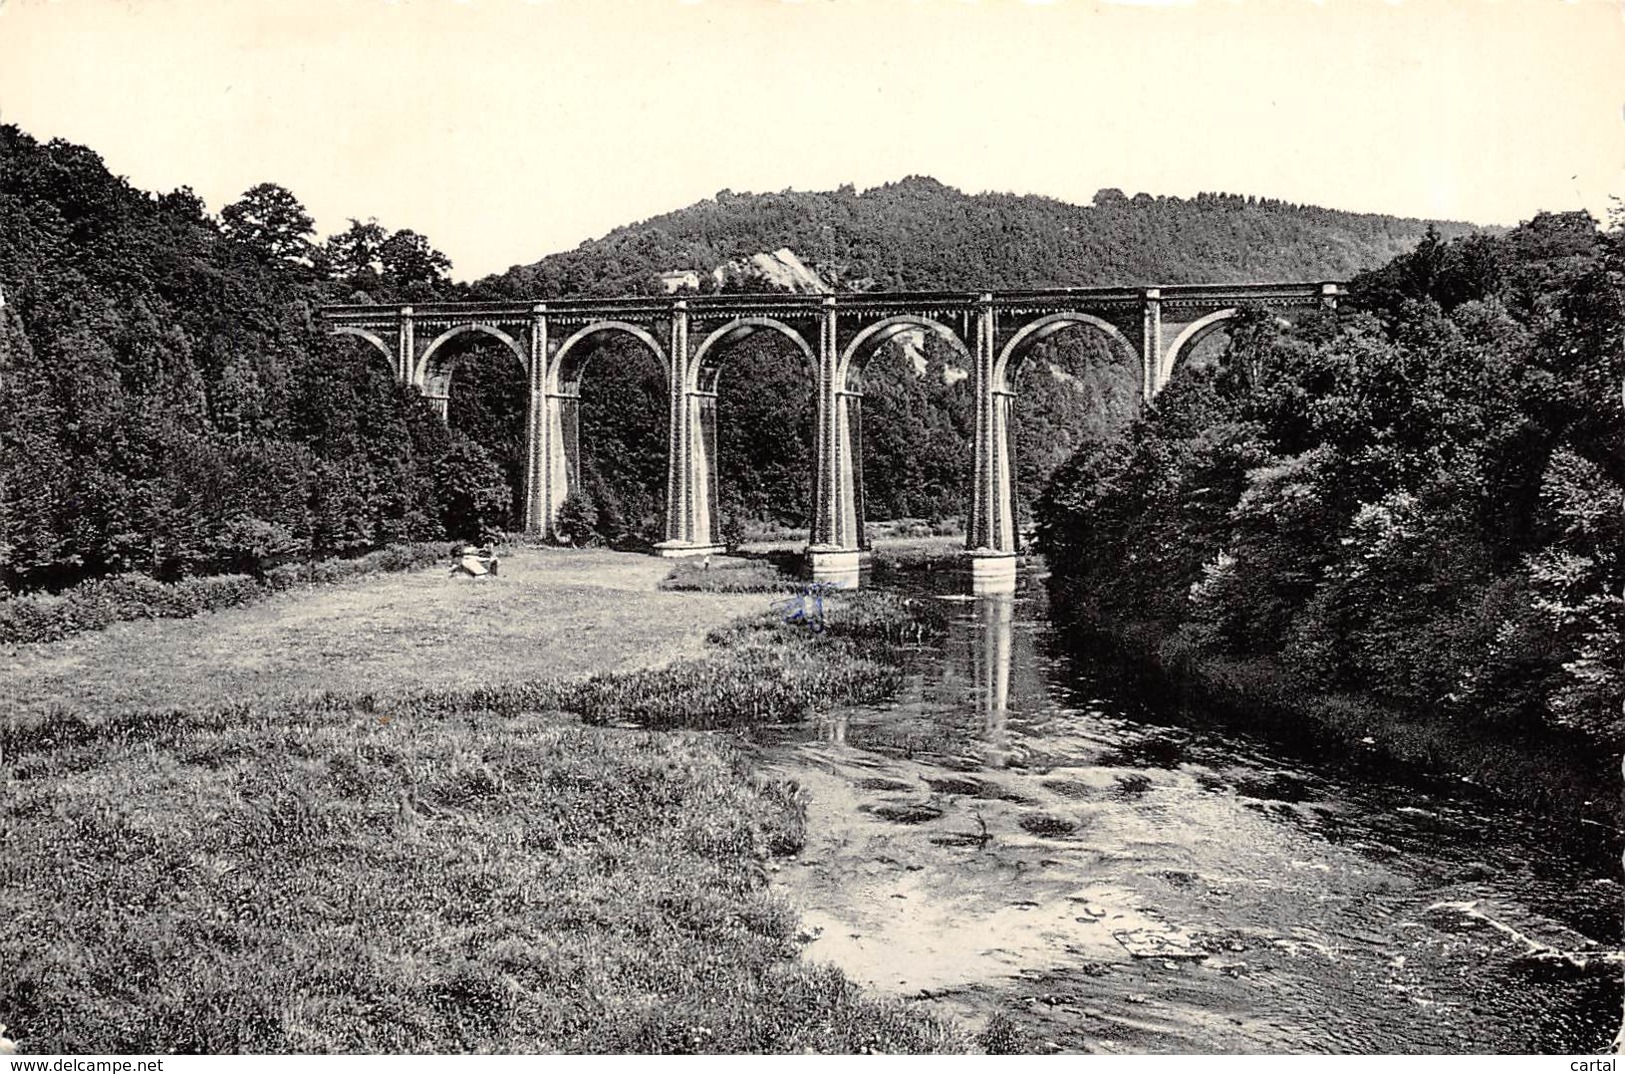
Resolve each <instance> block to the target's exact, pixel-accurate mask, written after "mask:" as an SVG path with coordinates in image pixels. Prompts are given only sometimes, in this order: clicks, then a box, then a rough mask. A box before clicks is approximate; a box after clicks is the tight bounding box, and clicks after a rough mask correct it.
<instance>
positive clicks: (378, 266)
mask: <svg viewBox="0 0 1625 1074" xmlns="http://www.w3.org/2000/svg"><path fill="white" fill-rule="evenodd" d="M388 238H389V232H387V231H385V230H384V229H383V227H381V226H380V225H379V223H378V221H377V220H375V219H372V218H370V217H369V218H368V219H367V221H366V222H365V223H363V222H361V221H360V220H357V219H355V218H354V217H351V218H350V226H349V227H347V228H345V229H344V230H343V231H341V232H339V233H338V234H336V235H330V236H328V238H327V242H325V243H324V244H323V245H322V250H323V258H324V261H325V262H326V267H327V271H328V273H329V274H330V275H331V276H332V277H333V278H334V279H338V280H352V281H356V282H362V281H365V282H369V283H370V282H374V281H376V279H377V277H378V274H379V273H380V272H381V271H382V270H383V263H382V261H381V260H380V258H379V251H380V249H381V248H382V247H383V245H384V241H385V240H386V239H388Z"/></svg>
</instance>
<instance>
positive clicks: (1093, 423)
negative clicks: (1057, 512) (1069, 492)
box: [993, 313, 1143, 543]
mask: <svg viewBox="0 0 1625 1074" xmlns="http://www.w3.org/2000/svg"><path fill="white" fill-rule="evenodd" d="M1142 376H1143V373H1142V370H1141V365H1140V355H1139V351H1138V350H1137V349H1136V348H1135V347H1134V345H1133V344H1132V343H1131V342H1129V340H1128V338H1127V336H1125V335H1124V334H1123V332H1122V331H1121V330H1120V329H1118V328H1117V327H1116V326H1115V325H1112V324H1110V323H1109V322H1106V321H1103V320H1101V319H1100V318H1098V317H1093V316H1090V315H1088V314H1064V313H1063V314H1057V315H1054V316H1052V317H1046V318H1043V319H1041V320H1039V321H1035V322H1034V323H1033V324H1031V325H1028V326H1026V328H1024V329H1022V331H1020V332H1018V333H1016V335H1015V336H1013V337H1012V338H1011V340H1010V342H1009V343H1007V344H1006V345H1005V347H1004V348H1003V350H1002V351H1001V352H1000V354H999V356H998V358H997V360H996V362H995V366H994V377H993V382H994V386H995V391H996V392H997V393H999V394H1000V398H1001V400H1002V402H1001V406H1003V408H1004V410H1003V414H1002V417H1003V421H1004V425H1005V436H1006V450H1007V451H1008V452H1009V455H1008V470H1009V480H1010V484H1011V489H1010V506H1011V509H1012V511H1013V515H1012V518H1013V521H1014V524H1015V528H1016V532H1017V536H1018V539H1019V538H1020V535H1021V534H1023V533H1027V532H1030V531H1031V528H1032V526H1033V524H1034V508H1035V507H1036V505H1037V501H1038V498H1039V497H1040V496H1041V495H1042V494H1043V490H1044V489H1045V487H1046V486H1047V485H1048V484H1049V480H1050V477H1051V475H1053V474H1054V473H1055V471H1056V470H1057V469H1059V468H1060V466H1061V465H1062V464H1063V463H1065V462H1066V461H1067V459H1069V458H1071V457H1072V455H1073V454H1074V453H1075V452H1076V451H1077V450H1078V449H1079V448H1080V447H1082V446H1083V445H1085V444H1087V443H1090V442H1101V441H1105V440H1108V439H1110V438H1112V437H1113V436H1115V435H1116V434H1117V433H1118V432H1120V431H1121V430H1122V429H1123V428H1124V427H1126V426H1127V425H1128V423H1129V422H1131V421H1133V420H1134V417H1135V416H1136V415H1137V414H1138V413H1139V412H1140V408H1141V405H1142V384H1141V380H1142ZM1022 543H1025V541H1024V540H1023V541H1022Z"/></svg>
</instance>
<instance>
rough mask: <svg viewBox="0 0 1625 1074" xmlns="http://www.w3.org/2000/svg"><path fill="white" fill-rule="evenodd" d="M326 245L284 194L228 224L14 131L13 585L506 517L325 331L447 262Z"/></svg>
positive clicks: (1, 378) (235, 214) (80, 151)
mask: <svg viewBox="0 0 1625 1074" xmlns="http://www.w3.org/2000/svg"><path fill="white" fill-rule="evenodd" d="M311 233H312V227H311V221H310V217H309V216H308V215H307V214H306V213H305V211H304V210H303V208H302V207H300V205H299V203H298V202H297V201H296V200H295V199H294V198H293V196H292V195H291V194H289V193H288V192H287V191H285V190H283V189H281V188H280V187H276V186H274V185H271V184H262V185H261V186H258V187H255V188H254V189H253V190H251V191H249V192H247V193H246V194H245V195H244V196H243V198H242V199H241V200H239V201H238V202H235V203H233V204H232V205H230V206H228V207H227V208H226V209H225V210H224V211H223V212H222V213H221V216H220V219H219V220H218V221H217V220H215V219H213V218H211V217H210V216H209V215H208V214H207V213H206V212H205V210H204V206H203V204H202V203H201V202H200V201H199V200H198V198H197V197H195V196H194V195H193V194H192V193H191V192H190V191H189V190H185V189H181V190H177V191H175V192H173V193H170V194H164V195H159V196H152V195H148V194H145V193H143V192H141V191H138V190H136V189H134V188H133V187H131V186H130V185H129V184H128V183H127V182H125V181H123V180H122V179H118V178H116V177H114V176H112V175H111V174H109V173H108V171H107V169H106V168H105V167H104V166H103V164H102V162H101V160H100V159H99V158H98V157H97V156H96V155H95V154H94V153H92V152H91V151H90V150H88V149H85V148H83V147H80V146H75V145H72V144H69V143H66V142H62V141H53V142H50V143H49V144H43V145H42V144H40V143H39V142H37V141H36V140H34V139H32V138H30V137H29V136H28V135H26V134H24V133H22V132H21V131H19V130H18V129H17V128H15V127H9V126H7V127H0V291H3V296H4V307H3V309H0V588H12V589H16V588H33V587H39V586H47V587H51V588H56V587H58V586H61V585H64V584H67V583H71V582H74V581H77V580H79V579H82V578H86V577H94V576H100V575H107V574H115V573H122V572H141V573H145V574H148V575H151V576H153V577H155V578H159V579H165V580H170V579H175V578H179V577H182V576H185V575H191V574H201V573H211V572H218V571H242V570H249V571H257V570H260V569H262V568H263V567H264V566H265V565H266V564H272V563H275V562H276V561H277V560H279V559H289V558H308V557H318V556H332V555H348V554H353V553H357V552H360V551H363V550H366V549H369V548H373V547H377V546H380V545H383V544H386V543H389V542H395V541H411V540H426V539H437V538H439V537H441V536H443V535H446V534H447V533H448V531H454V532H458V533H462V532H465V531H472V530H477V529H478V527H479V526H480V525H481V524H483V523H484V522H485V521H487V519H486V518H485V517H484V515H482V514H481V512H484V513H485V515H491V516H493V517H494V516H495V515H496V514H498V513H500V510H501V509H502V508H505V506H506V504H505V503H504V502H502V501H504V500H505V498H506V495H507V494H506V490H505V489H504V488H503V487H502V483H501V481H500V480H499V479H498V478H497V477H496V471H495V469H494V464H493V462H492V460H491V459H490V458H489V457H488V456H487V453H486V452H485V451H484V449H482V448H480V447H479V446H478V445H477V444H474V443H473V442H472V441H470V440H468V439H467V438H466V437H464V436H461V435H459V434H457V433H456V432H454V431H453V432H448V430H447V429H446V428H445V427H444V426H443V425H442V424H441V423H440V422H439V421H437V420H436V418H435V417H434V415H433V414H432V412H431V411H430V410H429V409H428V408H427V407H426V406H425V405H424V404H423V402H422V401H421V400H420V399H419V398H418V397H417V396H416V393H414V392H412V391H409V390H407V389H404V388H402V387H401V386H399V385H397V384H396V383H395V382H394V379H393V377H392V376H391V373H390V370H388V369H387V368H385V365H384V363H382V362H381V361H374V360H373V359H372V358H371V357H369V356H367V355H366V354H365V350H364V347H361V346H357V345H356V341H350V340H346V341H334V340H332V339H329V338H327V337H325V336H323V335H322V334H321V333H320V332H319V331H318V329H317V328H316V326H315V325H314V324H313V323H312V315H313V311H314V309H315V307H316V306H318V305H319V304H320V303H322V302H327V301H336V300H349V299H352V298H356V297H361V298H363V299H365V298H376V299H379V300H393V299H399V298H412V297H427V296H429V295H433V294H435V293H438V292H441V291H443V290H444V289H445V287H446V285H445V282H444V273H445V269H446V268H447V267H448V266H447V263H446V260H445V258H444V256H443V255H440V254H439V253H437V252H436V251H434V250H433V249H432V248H431V247H430V246H429V245H428V243H427V242H426V241H424V239H423V238H422V236H419V235H416V234H415V233H413V232H410V231H401V232H396V233H393V234H391V233H388V232H386V231H385V230H384V229H382V228H381V227H379V226H378V225H377V224H375V223H372V222H368V223H366V224H361V223H355V224H353V225H352V227H351V228H350V230H349V231H348V232H346V233H345V234H342V235H339V236H335V237H334V238H333V239H330V240H329V241H328V242H326V243H324V244H320V245H318V244H315V243H313V242H312V241H311Z"/></svg>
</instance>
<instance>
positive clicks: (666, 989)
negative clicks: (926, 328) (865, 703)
mask: <svg viewBox="0 0 1625 1074" xmlns="http://www.w3.org/2000/svg"><path fill="white" fill-rule="evenodd" d="M666 566H667V565H664V564H658V563H655V562H652V561H649V560H644V559H640V558H637V557H627V556H616V555H613V554H609V553H594V552H580V553H576V552H564V553H543V552H534V553H526V554H523V555H521V556H519V557H516V559H515V560H514V561H512V562H510V561H504V564H503V570H502V576H501V578H500V579H498V580H496V581H495V582H451V581H448V580H447V579H445V577H444V575H443V572H439V571H427V572H420V573H418V574H415V575H409V576H402V577H390V578H378V579H369V580H365V581H361V582H356V583H346V584H344V585H341V586H339V587H337V588H336V589H334V590H332V591H327V592H318V593H306V594H301V595H297V596H295V595H288V596H284V597H278V598H274V599H273V600H271V601H269V602H266V603H265V604H261V605H257V606H254V607H251V608H244V609H234V610H232V611H229V612H222V613H217V614H214V615H211V616H205V617H202V618H200V619H197V620H189V621H185V622H163V623H147V624H140V625H139V626H137V625H134V624H129V625H120V626H116V627H114V628H112V629H110V630H109V631H107V632H106V633H104V634H102V635H98V636H95V637H94V638H92V637H91V636H85V637H81V638H76V639H70V640H69V641H66V642H63V643H60V644H57V645H52V646H45V647H42V648H45V649H47V650H58V651H55V652H50V651H47V652H24V651H19V652H14V653H12V654H10V655H9V657H8V659H9V660H10V664H9V665H8V667H7V668H6V670H5V674H4V675H0V682H5V683H6V684H7V687H8V689H9V688H10V686H11V683H12V682H14V681H20V682H24V683H28V684H31V685H30V686H29V691H31V692H30V693H29V694H28V695H27V696H29V697H31V698H32V699H33V700H32V701H30V702H29V703H28V704H27V705H25V706H23V707H22V708H21V709H20V710H19V711H20V714H19V713H18V712H14V713H13V714H12V715H11V716H9V717H8V719H7V723H6V725H5V727H4V729H3V732H0V781H3V785H4V788H5V790H4V794H3V797H0V917H3V918H4V919H5V921H6V922H7V928H6V929H5V930H3V931H0V1022H4V1023H6V1024H7V1025H8V1026H9V1027H10V1030H9V1035H10V1036H11V1037H12V1038H13V1039H15V1040H16V1041H17V1043H18V1046H19V1048H20V1050H22V1051H23V1052H34V1053H40V1052H47V1053H48V1052H79V1053H86V1052H89V1053H99V1052H169V1051H179V1052H232V1051H257V1052H375V1053H376V1052H451V1051H502V1052H557V1051H565V1052H573V1051H591V1052H621V1051H628V1052H782V1051H792V1052H799V1051H805V1050H813V1051H820V1052H843V1053H844V1052H861V1051H888V1052H890V1051H953V1050H962V1049H964V1048H966V1047H968V1046H970V1042H969V1041H968V1039H967V1038H965V1037H964V1036H963V1034H962V1033H961V1032H960V1031H958V1030H957V1029H955V1028H954V1027H951V1026H948V1025H944V1024H942V1023H940V1022H937V1021H934V1020H932V1019H931V1018H929V1017H927V1016H925V1015H923V1014H922V1013H920V1012H919V1011H918V1010H916V1009H913V1008H910V1007H908V1006H906V1005H904V1004H902V1003H900V1002H899V1001H895V1000H888V999H880V998H874V997H868V996H865V995H864V994H862V993H861V992H860V991H858V990H857V988H856V987H855V986H853V985H852V984H851V983H850V982H849V981H847V980H846V979H845V978H844V977H842V976H841V975H840V974H839V972H838V971H835V970H833V969H831V968H827V967H821V966H816V965H809V964H807V963H804V962H802V961H800V960H799V959H798V958H797V957H796V955H797V951H798V949H799V944H798V942H797V934H798V931H799V925H798V922H797V920H796V917H795V914H794V913H793V911H792V910H791V909H790V908H789V907H788V906H787V905H786V904H785V903H783V902H782V901H780V900H779V899H778V898H777V897H776V896H775V895H774V894H773V893H772V892H771V890H770V889H769V886H768V883H767V876H768V867H769V864H770V862H771V860H772V858H773V857H774V856H776V855H782V854H787V853H793V852H794V851H796V850H797V849H798V848H799V847H800V846H801V843H802V838H803V824H804V816H805V815H804V812H803V807H802V801H801V792H800V791H799V789H798V788H797V787H796V786H795V785H793V784H792V783H788V782H783V781H771V780H766V779H764V778H762V777H760V776H758V775H757V774H755V773H754V772H753V771H752V769H751V766H750V763H749V760H748V756H747V755H746V753H745V752H744V751H743V750H742V749H741V748H740V747H739V746H738V745H737V744H736V739H734V738H733V737H732V736H731V735H728V734H726V733H718V732H716V731H706V730H697V729H696V728H726V727H739V726H744V725H749V724H752V723H758V722H769V721H779V720H788V719H798V718H800V717H801V716H803V715H805V713H806V712H807V711H808V710H809V709H816V708H818V707H820V706H825V705H828V704H831V703H833V702H835V701H839V700H846V699H854V698H878V697H880V696H883V695H884V693H885V692H887V691H888V690H890V689H891V688H893V687H894V686H895V681H896V680H895V676H896V669H895V662H894V660H893V659H892V656H893V655H894V652H895V650H894V649H893V648H892V647H893V646H894V645H895V644H897V643H899V642H913V641H916V640H919V639H920V638H922V637H924V636H926V635H928V634H930V633H931V632H934V631H935V630H937V629H939V624H937V623H936V622H934V621H933V620H932V619H931V618H930V615H929V613H928V612H926V610H925V609H922V608H920V607H916V606H911V605H909V604H907V602H903V601H899V600H897V599H896V598H891V597H886V596H885V595H883V594H854V595H850V596H844V597H843V598H841V600H839V601H836V602H832V604H831V611H830V620H829V623H828V628H827V629H826V630H824V631H823V632H821V633H819V634H813V633H812V632H810V631H808V630H806V629H805V628H804V627H801V626H797V625H794V624H787V623H785V622H783V619H782V616H781V615H778V614H776V613H774V612H772V611H768V610H764V609H765V606H766V604H767V603H768V602H769V601H770V600H772V599H773V598H771V597H769V596H766V595H762V594H756V595H751V596H729V595H717V594H706V593H694V592H682V593H672V592H661V591H659V590H658V589H657V586H658V584H659V582H660V580H661V578H662V577H663V576H664V574H665V573H666ZM346 624H351V625H352V626H353V629H351V628H350V627H347V625H346ZM724 624H727V625H724ZM708 636H709V641H707V640H706V639H707V637H708ZM98 642H99V644H98ZM249 644H252V645H255V646H257V650H256V651H257V652H258V653H259V663H258V665H255V664H254V663H253V662H252V661H249V660H247V659H245V658H244V657H243V656H241V655H240V654H238V653H237V649H238V648H240V647H241V646H244V645H249ZM335 647H339V648H342V649H344V650H346V651H348V652H351V653H359V652H366V653H368V654H370V658H369V659H367V660H365V661H363V663H362V666H360V667H355V666H351V665H350V663H349V662H348V661H347V660H346V659H345V658H344V654H343V652H336V651H334V650H335ZM69 649H71V650H73V651H71V652H64V651H60V650H69ZM464 651H467V652H469V653H470V654H472V655H470V656H469V657H468V659H467V660H466V661H464V662H462V663H459V662H457V660H456V659H455V658H456V655H457V654H458V653H461V652H464ZM254 666H258V667H259V668H260V669H261V672H260V674H258V675H256V674H254V673H253V672H252V670H251V668H252V667H254ZM604 666H608V667H611V668H615V669H618V670H614V671H610V672H607V673H599V674H596V675H590V674H588V672H590V671H592V670H594V669H595V668H598V667H604ZM53 676H57V677H58V678H54V679H53ZM69 680H73V681H71V682H70V681H69ZM126 680H129V681H126ZM52 682H57V683H60V684H61V686H60V689H61V691H62V692H61V693H60V694H59V695H56V696H55V700H54V701H52V700H49V697H50V692H51V690H53V689H55V687H52V686H51V685H50V684H51V683H52ZM652 728H659V730H654V729H652Z"/></svg>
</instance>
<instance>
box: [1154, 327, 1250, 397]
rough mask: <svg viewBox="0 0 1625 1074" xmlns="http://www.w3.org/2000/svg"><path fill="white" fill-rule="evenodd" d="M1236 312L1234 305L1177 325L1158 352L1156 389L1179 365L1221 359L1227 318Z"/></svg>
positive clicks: (1187, 366) (1227, 336)
mask: <svg viewBox="0 0 1625 1074" xmlns="http://www.w3.org/2000/svg"><path fill="white" fill-rule="evenodd" d="M1240 312H1241V311H1240V310H1239V309H1235V308H1232V309H1222V310H1216V311H1215V312H1213V313H1210V314H1208V315H1206V316H1205V317H1199V318H1197V319H1196V320H1194V321H1192V322H1191V323H1190V324H1188V325H1186V326H1185V327H1184V328H1183V329H1181V330H1180V332H1179V334H1178V335H1176V336H1175V337H1174V340H1173V342H1172V343H1170V344H1169V345H1168V349H1167V351H1166V352H1165V353H1164V354H1163V356H1162V361H1161V363H1160V365H1159V366H1158V368H1157V379H1156V385H1155V387H1156V389H1157V390H1158V391H1160V390H1161V389H1162V388H1164V387H1166V386H1167V384H1168V381H1169V380H1170V379H1172V378H1173V376H1174V374H1175V373H1177V372H1179V371H1180V370H1182V369H1205V368H1207V367H1209V366H1211V365H1215V364H1217V363H1218V362H1220V361H1222V360H1223V357H1224V354H1225V351H1226V350H1227V349H1228V348H1229V342H1230V332H1229V327H1228V322H1229V321H1231V320H1233V319H1234V318H1235V317H1236V315H1237V314H1238V313H1240Z"/></svg>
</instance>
